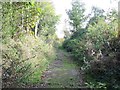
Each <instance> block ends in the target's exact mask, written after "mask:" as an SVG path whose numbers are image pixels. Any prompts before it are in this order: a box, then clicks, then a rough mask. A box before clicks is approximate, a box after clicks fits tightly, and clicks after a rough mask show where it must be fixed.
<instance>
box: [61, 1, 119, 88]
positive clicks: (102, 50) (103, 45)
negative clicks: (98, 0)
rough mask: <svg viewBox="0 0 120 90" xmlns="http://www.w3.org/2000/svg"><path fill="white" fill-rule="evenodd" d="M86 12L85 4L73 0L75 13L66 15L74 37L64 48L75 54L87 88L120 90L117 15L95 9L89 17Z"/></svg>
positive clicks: (113, 11)
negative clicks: (117, 89)
mask: <svg viewBox="0 0 120 90" xmlns="http://www.w3.org/2000/svg"><path fill="white" fill-rule="evenodd" d="M84 12H85V9H84V4H83V3H82V2H80V1H79V0H73V2H72V9H70V10H68V12H67V13H68V16H69V19H70V20H69V22H70V25H71V26H72V27H73V29H72V30H70V31H71V32H72V34H71V36H69V37H70V38H68V39H66V40H65V41H64V43H63V48H65V49H66V50H67V51H68V52H70V53H72V55H73V57H74V59H75V61H77V62H78V64H79V65H80V67H81V70H83V71H84V72H85V76H86V85H87V86H88V87H91V88H106V87H108V88H111V87H114V88H119V84H120V82H119V78H120V77H119V76H120V69H119V66H120V61H119V60H120V59H119V55H120V51H119V50H120V46H119V45H120V42H119V40H120V39H119V38H118V37H117V33H118V31H117V25H118V22H117V19H118V15H117V11H116V10H114V9H112V10H110V11H109V12H107V13H106V12H105V11H104V10H102V9H99V8H97V7H93V8H92V12H91V13H90V14H89V15H88V16H85V14H84ZM86 22H87V24H86V26H85V27H83V26H84V24H85V23H86ZM117 38H118V39H117Z"/></svg>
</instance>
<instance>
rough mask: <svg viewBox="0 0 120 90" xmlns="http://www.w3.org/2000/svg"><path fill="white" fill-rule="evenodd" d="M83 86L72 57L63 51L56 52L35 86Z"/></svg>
mask: <svg viewBox="0 0 120 90" xmlns="http://www.w3.org/2000/svg"><path fill="white" fill-rule="evenodd" d="M82 86H83V76H82V73H81V71H80V69H79V67H78V66H77V65H76V64H75V63H74V62H73V60H72V57H71V56H70V55H69V54H68V53H66V52H65V51H62V50H59V52H57V59H56V60H54V61H53V62H52V63H51V64H50V65H49V67H48V69H47V71H46V72H45V73H44V74H43V78H42V83H41V84H40V85H37V86H35V87H36V88H39V87H42V88H79V87H82Z"/></svg>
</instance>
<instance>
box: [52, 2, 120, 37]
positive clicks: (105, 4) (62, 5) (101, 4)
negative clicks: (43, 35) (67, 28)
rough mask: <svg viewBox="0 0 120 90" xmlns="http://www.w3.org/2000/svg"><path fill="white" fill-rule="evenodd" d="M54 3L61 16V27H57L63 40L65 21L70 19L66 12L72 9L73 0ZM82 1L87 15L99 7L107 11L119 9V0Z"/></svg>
mask: <svg viewBox="0 0 120 90" xmlns="http://www.w3.org/2000/svg"><path fill="white" fill-rule="evenodd" d="M52 1H53V4H54V7H55V10H56V13H57V14H59V15H61V18H60V23H59V25H57V32H56V33H57V35H58V37H59V38H62V37H63V36H64V33H63V26H64V20H65V19H67V18H68V17H67V14H66V12H65V10H66V9H69V8H71V1H72V0H52ZM80 1H82V2H84V3H85V8H86V14H87V13H90V11H91V7H92V6H97V7H99V8H102V9H104V10H106V11H107V10H108V9H110V8H115V9H117V8H118V1H119V0H80Z"/></svg>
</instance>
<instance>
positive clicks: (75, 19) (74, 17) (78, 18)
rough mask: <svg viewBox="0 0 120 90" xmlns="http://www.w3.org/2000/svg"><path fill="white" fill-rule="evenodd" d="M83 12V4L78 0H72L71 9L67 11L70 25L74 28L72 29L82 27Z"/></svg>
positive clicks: (75, 29) (76, 29)
mask: <svg viewBox="0 0 120 90" xmlns="http://www.w3.org/2000/svg"><path fill="white" fill-rule="evenodd" d="M84 12H85V8H84V4H83V3H82V2H80V1H79V0H73V1H72V9H71V10H68V12H67V14H68V16H69V19H70V25H72V27H73V29H74V30H73V31H78V30H80V29H81V28H82V25H83V22H84V21H85V16H84Z"/></svg>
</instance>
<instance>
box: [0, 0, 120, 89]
mask: <svg viewBox="0 0 120 90" xmlns="http://www.w3.org/2000/svg"><path fill="white" fill-rule="evenodd" d="M0 5H1V8H0V14H1V15H0V16H1V17H0V19H1V31H0V47H1V48H0V49H1V56H0V57H1V59H2V63H0V67H1V68H2V77H1V78H2V88H91V89H92V88H101V89H102V90H106V89H108V90H114V89H119V88H120V29H119V28H118V26H120V25H119V20H120V19H119V18H118V12H117V11H116V10H115V9H111V10H109V11H108V12H106V11H104V10H103V9H100V8H98V7H93V8H92V10H91V13H89V14H88V15H85V11H86V9H85V4H84V3H82V2H81V0H72V3H71V5H72V8H71V9H69V10H66V13H67V15H68V17H69V20H68V22H69V25H70V27H71V28H69V30H64V34H65V36H64V38H58V37H57V35H56V30H57V29H56V25H57V24H58V23H59V21H60V17H61V16H60V15H58V14H56V12H55V8H54V6H53V4H52V2H47V1H44V2H35V1H31V2H0ZM85 23H86V25H85Z"/></svg>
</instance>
